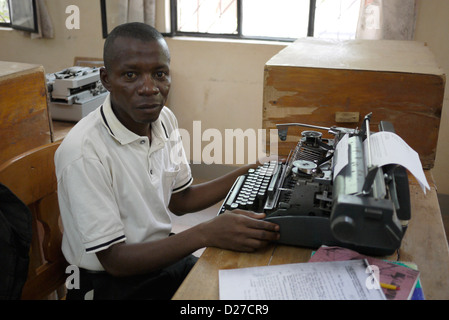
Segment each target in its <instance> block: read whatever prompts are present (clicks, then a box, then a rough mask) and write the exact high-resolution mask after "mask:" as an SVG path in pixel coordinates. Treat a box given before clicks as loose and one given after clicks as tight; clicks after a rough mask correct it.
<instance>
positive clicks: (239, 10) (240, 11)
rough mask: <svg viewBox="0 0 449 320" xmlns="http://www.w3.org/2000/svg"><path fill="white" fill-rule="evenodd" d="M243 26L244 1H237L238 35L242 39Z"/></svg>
mask: <svg viewBox="0 0 449 320" xmlns="http://www.w3.org/2000/svg"><path fill="white" fill-rule="evenodd" d="M242 24H243V4H242V0H237V34H238V36H239V37H240V38H241V37H242V36H243V34H242Z"/></svg>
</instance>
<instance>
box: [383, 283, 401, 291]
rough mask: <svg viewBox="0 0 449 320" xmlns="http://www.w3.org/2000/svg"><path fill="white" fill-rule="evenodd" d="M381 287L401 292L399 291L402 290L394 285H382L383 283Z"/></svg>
mask: <svg viewBox="0 0 449 320" xmlns="http://www.w3.org/2000/svg"><path fill="white" fill-rule="evenodd" d="M380 286H381V287H382V288H385V289H390V290H399V289H400V287H398V286H395V285H393V284H388V283H382V282H381V283H380Z"/></svg>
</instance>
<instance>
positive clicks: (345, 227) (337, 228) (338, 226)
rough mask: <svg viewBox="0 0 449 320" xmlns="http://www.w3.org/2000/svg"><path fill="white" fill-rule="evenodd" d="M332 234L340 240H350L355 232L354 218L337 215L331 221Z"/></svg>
mask: <svg viewBox="0 0 449 320" xmlns="http://www.w3.org/2000/svg"><path fill="white" fill-rule="evenodd" d="M331 230H332V232H333V234H334V236H335V237H336V238H337V239H339V240H341V241H350V240H351V239H352V238H353V237H354V235H355V233H356V225H355V221H354V219H352V218H351V217H348V216H339V217H337V218H335V219H334V220H333V221H332V223H331Z"/></svg>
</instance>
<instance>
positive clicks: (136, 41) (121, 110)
mask: <svg viewBox="0 0 449 320" xmlns="http://www.w3.org/2000/svg"><path fill="white" fill-rule="evenodd" d="M103 59H104V64H105V67H104V68H102V69H101V70H100V76H101V81H102V82H103V85H104V86H105V87H106V89H108V91H109V92H110V94H111V104H112V109H113V110H114V113H115V115H116V116H117V118H118V119H119V120H120V121H121V122H122V124H123V125H125V126H126V127H127V128H128V129H129V130H131V131H133V132H135V133H136V134H139V135H146V134H147V133H149V132H146V131H148V128H149V125H150V124H151V122H153V121H155V120H156V119H157V118H158V117H159V114H160V112H161V110H162V107H163V106H164V104H165V102H166V100H167V97H168V93H169V90H170V83H171V79H170V72H169V71H170V70H169V67H170V54H169V50H168V46H167V43H166V42H165V40H164V38H163V36H162V35H161V34H160V33H159V32H158V31H157V30H156V29H154V28H153V27H151V26H149V25H147V24H143V23H127V24H123V25H120V26H118V27H116V28H115V29H114V30H112V32H111V33H110V34H109V35H108V38H107V39H106V41H105V44H104V52H103Z"/></svg>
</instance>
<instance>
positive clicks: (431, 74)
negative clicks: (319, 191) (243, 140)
mask: <svg viewBox="0 0 449 320" xmlns="http://www.w3.org/2000/svg"><path fill="white" fill-rule="evenodd" d="M264 72H265V75H264V76H265V78H264V102H263V103H264V105H263V128H265V129H274V128H275V127H276V124H279V123H290V122H293V123H298V122H299V123H306V124H313V125H318V126H324V127H331V126H333V125H336V126H343V127H348V128H355V127H360V124H361V121H362V120H363V118H364V116H365V115H367V114H368V113H370V112H372V118H371V130H372V131H378V124H379V121H381V120H387V121H390V122H392V123H393V124H394V127H395V130H396V133H397V134H398V135H400V136H401V137H402V138H403V139H404V140H405V141H406V142H407V143H408V144H409V145H410V147H412V148H413V149H414V150H415V151H417V152H418V153H419V155H420V158H421V162H422V164H423V167H424V168H426V169H429V168H432V167H433V165H434V161H435V153H436V147H437V140H438V131H439V125H440V116H441V109H442V105H443V96H444V86H445V75H444V73H443V71H442V69H441V68H439V67H438V65H437V63H436V61H435V58H434V56H433V54H432V53H431V52H430V50H429V48H428V47H426V45H425V44H423V43H419V42H414V41H392V40H379V41H378V40H350V41H330V40H320V39H313V38H307V39H299V40H297V41H296V42H294V43H293V44H291V45H290V46H288V47H286V48H285V49H283V50H282V51H280V52H279V53H278V54H277V55H275V56H274V57H273V58H272V59H270V60H269V61H268V62H267V63H266V65H265V71H264ZM354 115H356V117H354ZM357 115H358V118H357ZM303 130H307V129H306V128H298V127H293V128H290V129H289V135H288V137H287V141H286V142H280V141H279V144H278V153H279V155H282V156H286V155H288V152H289V151H290V150H291V149H292V148H294V147H295V145H296V143H297V141H298V138H299V136H300V133H301V131H303ZM267 132H269V130H267ZM323 132H324V131H323ZM324 133H326V132H324ZM327 137H331V136H329V135H327ZM269 142H270V141H269V139H268V137H267V148H269Z"/></svg>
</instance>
